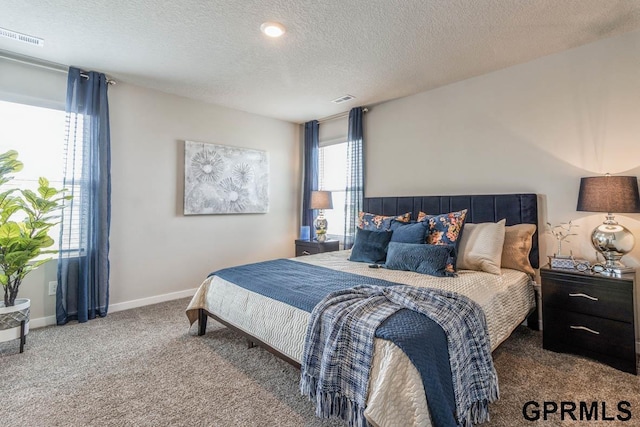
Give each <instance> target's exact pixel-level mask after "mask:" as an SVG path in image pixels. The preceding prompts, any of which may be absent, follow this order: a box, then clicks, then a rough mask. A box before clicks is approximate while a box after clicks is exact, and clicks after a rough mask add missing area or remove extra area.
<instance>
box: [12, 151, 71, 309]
mask: <svg viewBox="0 0 640 427" xmlns="http://www.w3.org/2000/svg"><path fill="white" fill-rule="evenodd" d="M22 168H23V164H22V162H21V161H19V160H18V152H17V151H15V150H10V151H7V152H6V153H3V154H0V283H2V287H3V288H4V305H5V306H6V307H10V306H13V305H14V304H15V300H16V297H17V296H18V289H19V288H20V285H21V284H22V280H23V279H24V277H25V276H26V275H27V274H29V273H30V272H31V271H33V270H34V269H36V268H38V267H39V266H41V265H42V264H44V263H45V262H47V261H49V260H50V259H51V258H39V257H40V256H41V255H44V254H54V253H56V252H57V250H55V249H47V248H51V247H52V246H53V243H54V241H53V239H52V238H51V237H49V231H50V230H51V228H52V227H53V226H55V225H56V224H58V223H59V218H60V215H57V214H56V212H58V211H60V210H61V209H62V207H63V200H70V199H71V196H65V195H64V193H65V191H66V190H64V189H62V190H58V189H56V188H53V187H50V186H49V181H48V180H47V179H46V178H40V179H39V180H38V190H37V191H32V190H21V189H17V188H9V187H8V186H7V185H6V184H7V183H8V182H9V181H11V180H12V179H13V178H14V174H15V173H17V172H19V171H21V170H22ZM16 218H18V219H17V220H16ZM36 258H39V259H37V260H36Z"/></svg>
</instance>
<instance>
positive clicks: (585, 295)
mask: <svg viewBox="0 0 640 427" xmlns="http://www.w3.org/2000/svg"><path fill="white" fill-rule="evenodd" d="M569 296H570V297H582V298H587V299H590V300H591V301H598V298H596V297H592V296H591V295H587V294H569Z"/></svg>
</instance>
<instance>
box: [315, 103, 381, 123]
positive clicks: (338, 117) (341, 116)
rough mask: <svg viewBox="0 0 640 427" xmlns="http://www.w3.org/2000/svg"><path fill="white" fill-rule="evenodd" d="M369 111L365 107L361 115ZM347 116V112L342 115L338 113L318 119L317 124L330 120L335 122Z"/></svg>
mask: <svg viewBox="0 0 640 427" xmlns="http://www.w3.org/2000/svg"><path fill="white" fill-rule="evenodd" d="M368 111H369V109H368V108H367V107H365V108H363V109H362V112H363V113H366V112H368ZM348 115H349V112H348V111H345V112H342V113H338V114H334V115H333V116H327V117H323V118H321V119H318V123H322V122H328V121H330V120H335V119H341V118H343V117H347V116H348Z"/></svg>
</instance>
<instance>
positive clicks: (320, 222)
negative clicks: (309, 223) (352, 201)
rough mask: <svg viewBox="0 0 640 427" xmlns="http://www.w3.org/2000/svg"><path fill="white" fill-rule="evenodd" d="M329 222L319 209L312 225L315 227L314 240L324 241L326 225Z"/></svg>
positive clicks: (325, 238)
mask: <svg viewBox="0 0 640 427" xmlns="http://www.w3.org/2000/svg"><path fill="white" fill-rule="evenodd" d="M328 225H329V222H328V221H327V219H326V218H325V217H324V213H323V212H322V210H320V213H318V217H317V218H316V220H315V222H314V226H315V228H316V240H317V241H318V242H320V243H322V242H325V241H326V240H327V226H328Z"/></svg>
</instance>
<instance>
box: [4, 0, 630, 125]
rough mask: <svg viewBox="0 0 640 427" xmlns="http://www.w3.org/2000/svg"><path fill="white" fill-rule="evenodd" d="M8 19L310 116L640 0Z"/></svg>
mask: <svg viewBox="0 0 640 427" xmlns="http://www.w3.org/2000/svg"><path fill="white" fill-rule="evenodd" d="M264 21H278V22H281V23H283V24H284V25H285V26H286V28H287V33H286V34H285V35H284V36H283V37H281V38H280V39H269V38H267V37H265V36H264V35H263V34H262V33H261V32H260V30H259V28H260V24H261V23H262V22H264ZM0 27H3V28H8V29H11V30H14V31H18V32H22V33H26V34H29V35H34V36H37V37H41V38H44V39H45V45H44V47H42V48H38V47H32V46H28V45H25V44H22V43H17V42H14V41H11V40H8V39H3V38H0V49H2V50H5V51H11V52H15V53H18V54H22V55H28V56H32V57H36V58H39V59H43V60H48V61H54V62H57V63H61V64H67V65H75V66H80V67H83V68H85V69H91V70H97V71H103V72H105V73H107V74H108V75H109V76H110V77H112V78H114V79H116V80H118V81H122V82H127V83H132V84H136V85H140V86H145V87H149V88H153V89H157V90H161V91H163V92H168V93H173V94H178V95H183V96H186V97H190V98H194V99H199V100H203V101H207V102H211V103H214V104H219V105H223V106H227V107H231V108H235V109H238V110H243V111H249V112H252V113H257V114H261V115H264V116H269V117H275V118H279V119H282V120H288V121H292V122H303V121H306V120H310V119H315V118H322V117H325V116H329V115H332V114H336V113H340V112H343V111H347V110H348V109H350V108H351V107H354V106H357V105H372V104H375V103H378V102H382V101H385V100H389V99H393V98H398V97H402V96H406V95H410V94H413V93H417V92H422V91H425V90H428V89H433V88H435V87H438V86H442V85H445V84H448V83H452V82H455V81H459V80H463V79H466V78H469V77H473V76H477V75H480V74H484V73H488V72H491V71H494V70H498V69H501V68H504V67H508V66H511V65H514V64H519V63H523V62H527V61H530V60H532V59H535V58H538V57H540V56H544V55H548V54H551V53H555V52H559V51H562V50H566V49H570V48H573V47H576V46H580V45H582V44H585V43H589V42H592V41H595V40H598V39H601V38H606V37H611V36H614V35H617V34H621V33H624V32H628V31H633V30H637V29H640V1H639V0H535V1H525V0H322V1H317V0H207V1H204V0H169V1H164V0H156V1H152V0H135V1H131V0H108V1H107V0H57V1H56V0H41V1H37V2H36V1H25V0H2V7H1V11H0ZM116 90H117V89H116ZM345 94H351V95H353V96H355V97H356V99H355V100H352V101H349V102H346V103H343V104H340V105H336V104H333V103H331V100H332V99H335V98H338V97H341V96H343V95H345Z"/></svg>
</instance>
